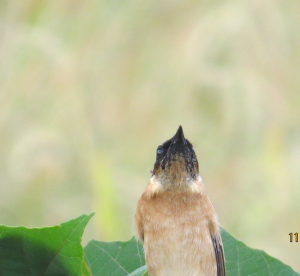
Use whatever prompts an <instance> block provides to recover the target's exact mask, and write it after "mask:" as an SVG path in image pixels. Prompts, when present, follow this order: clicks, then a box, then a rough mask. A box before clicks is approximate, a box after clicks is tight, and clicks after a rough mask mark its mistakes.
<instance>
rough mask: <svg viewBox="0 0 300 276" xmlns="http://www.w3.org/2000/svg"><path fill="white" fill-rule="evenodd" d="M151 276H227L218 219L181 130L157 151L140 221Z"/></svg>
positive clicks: (140, 203)
mask: <svg viewBox="0 0 300 276" xmlns="http://www.w3.org/2000/svg"><path fill="white" fill-rule="evenodd" d="M134 220H135V226H136V232H137V238H138V239H139V240H140V241H141V242H142V243H143V248H144V254H145V261H146V265H147V270H148V274H149V276H225V275H226V270H225V258H224V250H223V243H222V239H221V236H220V228H219V223H218V220H217V215H216V212H215V210H214V207H213V205H212V203H211V202H210V200H209V198H208V196H207V195H206V192H205V187H204V184H203V182H202V179H201V177H200V175H199V165H198V160H197V157H196V153H195V150H194V148H193V145H192V144H191V143H190V142H189V141H188V139H186V138H185V136H184V133H183V129H182V126H179V128H178V130H177V132H176V134H175V135H174V136H173V137H172V138H171V139H169V140H166V141H165V142H163V143H162V144H161V145H159V146H158V148H157V150H156V161H155V164H154V168H153V170H152V175H151V178H150V181H149V183H148V186H147V187H146V189H145V191H144V193H143V194H142V196H141V197H140V199H139V201H138V204H137V208H136V212H135V216H134Z"/></svg>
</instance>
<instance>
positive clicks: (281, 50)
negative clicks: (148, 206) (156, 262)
mask: <svg viewBox="0 0 300 276" xmlns="http://www.w3.org/2000/svg"><path fill="white" fill-rule="evenodd" d="M299 12H300V2H299V1H296V0H287V1H277V0H275V1H271V0H260V1H234V0H227V1H217V0H216V1H176V0H175V1H134V0H133V1H129V2H128V1H112V0H110V1H96V0H91V1H79V0H72V1H71V0H60V1H37V0H23V1H13V0H12V1H8V0H2V1H0V56H1V61H0V72H1V73H0V130H1V135H0V183H1V185H0V195H1V196H0V207H1V213H0V223H1V224H7V225H26V226H27V227H32V226H45V225H54V224H58V223H60V222H61V221H67V220H69V219H70V218H72V217H76V216H78V215H80V214H82V213H89V212H91V211H96V215H95V217H94V219H93V220H92V221H91V225H92V224H94V225H93V227H92V226H91V225H90V226H89V227H88V228H87V233H86V235H85V236H86V239H90V238H94V239H96V240H100V239H104V240H119V239H123V240H125V239H129V238H130V237H131V236H132V234H133V233H134V230H133V226H132V224H133V223H132V221H133V219H132V217H133V214H134V209H135V206H136V203H137V200H138V198H139V196H140V195H141V193H142V191H143V189H144V188H145V186H146V185H147V182H148V180H149V178H150V174H149V173H148V170H149V169H151V168H152V165H153V163H154V158H155V149H156V147H157V145H158V144H160V143H161V142H163V141H164V140H166V139H168V138H170V137H171V136H172V135H173V134H174V132H175V131H176V129H177V127H178V125H179V124H182V125H183V128H184V131H185V134H186V136H187V138H188V139H189V140H190V141H191V142H193V144H194V147H195V149H196V152H197V154H198V159H199V164H200V172H201V175H202V178H203V179H204V182H205V183H206V188H207V192H208V194H209V196H210V198H211V200H212V202H213V204H214V206H215V208H216V210H217V212H218V214H219V218H220V222H221V224H222V226H223V227H224V228H225V229H227V230H228V231H229V232H230V233H231V234H233V235H234V236H236V237H237V238H239V239H241V240H242V241H244V242H245V243H246V244H248V245H249V246H251V247H256V248H260V249H264V250H266V251H267V252H268V253H269V254H270V255H273V256H274V257H277V258H279V259H281V260H282V261H283V262H285V263H287V264H290V265H292V266H293V268H295V269H296V270H298V271H300V265H299V257H300V247H299V246H300V244H297V243H290V242H289V236H288V234H289V233H291V232H299V231H300V230H299V229H300V208H299V204H300V202H299V195H300V185H299V184H300V170H299V164H300V119H299V118H300V93H299V88H300V78H299V72H300V31H299V28H300V17H299ZM88 231H90V232H88Z"/></svg>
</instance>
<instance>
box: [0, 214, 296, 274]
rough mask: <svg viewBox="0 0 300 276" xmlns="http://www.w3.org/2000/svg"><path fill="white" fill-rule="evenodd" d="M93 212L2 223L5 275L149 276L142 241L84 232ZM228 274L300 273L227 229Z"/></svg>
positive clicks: (1, 251) (1, 258)
mask: <svg viewBox="0 0 300 276" xmlns="http://www.w3.org/2000/svg"><path fill="white" fill-rule="evenodd" d="M92 216H93V214H91V215H89V216H87V215H83V216H80V217H78V218H77V219H74V220H70V221H69V222H66V223H62V224H61V225H60V226H54V227H45V228H39V229H38V228H34V229H28V228H25V227H7V226H3V225H2V226H0V233H1V235H0V264H1V266H0V275H1V276H15V275H18V276H40V275H45V276H127V275H128V276H146V275H148V273H147V272H146V270H147V269H146V266H145V259H144V254H143V248H142V245H141V244H140V243H139V242H137V241H136V240H135V239H134V238H132V239H131V240H129V241H126V242H100V241H94V240H92V241H90V242H89V243H88V244H87V246H86V247H85V248H84V250H83V248H82V246H81V236H82V234H83V230H84V228H85V226H86V224H87V223H88V221H89V220H90V218H91V217H92ZM221 235H222V240H223V243H224V249H225V258H226V270H227V275H228V276H236V275H239V276H246V275H257V276H273V275H276V276H299V275H300V274H298V273H297V272H295V271H294V270H293V269H292V268H291V267H290V266H287V265H285V264H283V263H282V262H281V261H279V260H277V259H275V258H273V257H271V256H269V255H268V254H266V253H265V252H263V251H261V250H255V249H251V248H249V247H247V246H246V245H245V244H244V243H242V242H241V241H238V240H236V239H235V238H233V237H232V236H231V235H230V234H229V233H228V232H226V231H225V230H224V229H222V231H221Z"/></svg>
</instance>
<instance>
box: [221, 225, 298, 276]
mask: <svg viewBox="0 0 300 276" xmlns="http://www.w3.org/2000/svg"><path fill="white" fill-rule="evenodd" d="M221 235H222V241H223V244H224V249H225V259H226V273H227V275H228V276H237V275H238V276H243V275H245V276H246V275H256V276H272V275H276V276H279V275H280V276H296V275H300V274H299V273H297V272H295V271H294V270H293V269H292V268H291V267H290V266H288V265H285V264H284V263H282V262H281V261H279V260H277V259H275V258H273V257H271V256H269V255H268V254H266V253H265V252H264V251H262V250H256V249H252V248H249V247H248V246H246V245H245V244H244V243H243V242H241V241H239V240H237V239H235V238H234V237H232V236H231V235H230V234H229V233H228V232H227V231H225V230H224V229H222V231H221Z"/></svg>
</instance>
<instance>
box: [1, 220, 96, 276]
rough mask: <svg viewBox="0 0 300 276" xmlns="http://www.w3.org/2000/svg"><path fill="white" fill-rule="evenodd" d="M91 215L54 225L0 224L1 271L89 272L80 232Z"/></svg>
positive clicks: (28, 274)
mask: <svg viewBox="0 0 300 276" xmlns="http://www.w3.org/2000/svg"><path fill="white" fill-rule="evenodd" d="M93 215H94V214H91V215H89V216H87V215H83V216H80V217H78V218H77V219H74V220H70V221H68V222H66V223H62V224H61V225H60V226H54V227H45V228H33V229H28V228H25V227H22V226H21V227H7V226H4V225H2V226H0V233H1V235H0V263H1V266H0V269H1V270H0V275H1V276H16V275H18V276H40V275H45V276H90V275H91V273H90V269H89V267H88V266H87V265H86V264H85V262H84V251H83V248H82V246H81V236H82V234H83V230H84V228H85V226H86V224H87V223H88V221H89V220H90V218H91V217H92V216H93Z"/></svg>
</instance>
